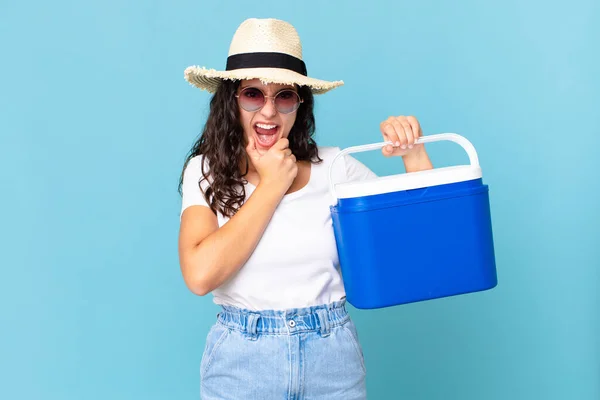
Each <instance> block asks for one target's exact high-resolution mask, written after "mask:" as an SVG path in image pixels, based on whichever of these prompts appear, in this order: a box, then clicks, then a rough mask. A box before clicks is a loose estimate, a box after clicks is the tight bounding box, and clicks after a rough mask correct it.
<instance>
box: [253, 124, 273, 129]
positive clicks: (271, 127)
mask: <svg viewBox="0 0 600 400" xmlns="http://www.w3.org/2000/svg"><path fill="white" fill-rule="evenodd" d="M256 126H258V127H259V128H262V129H273V128H277V125H267V124H256Z"/></svg>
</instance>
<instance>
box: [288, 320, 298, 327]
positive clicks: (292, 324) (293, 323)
mask: <svg viewBox="0 0 600 400" xmlns="http://www.w3.org/2000/svg"><path fill="white" fill-rule="evenodd" d="M288 325H289V326H290V327H292V328H293V327H295V326H296V321H294V320H291V321H290V322H288Z"/></svg>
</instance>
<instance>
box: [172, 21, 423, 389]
mask: <svg viewBox="0 0 600 400" xmlns="http://www.w3.org/2000/svg"><path fill="white" fill-rule="evenodd" d="M185 77H186V79H187V80H188V81H189V82H190V83H191V84H193V85H194V86H196V87H198V88H200V89H204V90H208V91H209V92H211V93H214V96H213V98H212V100H211V106H210V113H209V116H208V120H207V122H206V126H205V128H204V132H203V134H202V136H201V138H200V139H199V140H198V142H197V143H196V144H195V145H194V146H193V148H192V150H191V152H190V154H189V156H188V159H187V160H186V163H185V166H184V170H183V173H182V177H181V181H180V185H181V186H180V188H181V190H182V195H183V200H182V211H181V229H180V237H179V253H180V264H181V270H182V274H183V277H184V280H185V282H186V285H187V286H188V287H189V289H190V290H191V291H192V292H194V293H196V294H198V295H206V294H208V293H212V294H213V298H214V302H215V303H216V304H218V305H220V306H221V308H222V310H221V312H220V313H219V315H218V316H217V322H216V323H215V325H214V326H213V327H212V328H211V330H210V332H209V333H208V337H207V341H206V347H205V350H204V354H203V357H202V361H201V397H202V399H205V400H208V399H284V398H285V399H328V400H333V399H344V400H350V399H364V398H366V389H365V373H366V371H365V364H364V359H363V355H362V350H361V346H360V344H359V341H358V337H357V333H356V329H355V327H354V325H353V322H352V321H351V320H350V318H349V316H348V313H347V311H346V308H345V295H344V287H343V282H342V279H341V275H340V271H339V261H338V258H337V251H336V244H335V238H334V234H333V229H332V225H331V216H330V211H329V206H330V205H331V204H333V203H334V202H335V199H333V198H332V197H331V196H330V194H329V192H328V175H327V171H328V168H329V165H330V163H331V160H332V159H333V158H334V157H335V155H336V154H337V153H338V152H339V151H340V149H339V148H333V147H319V146H317V145H316V143H315V142H314V140H313V134H314V129H315V121H314V115H313V95H314V94H321V93H325V92H327V91H329V90H331V89H333V88H335V87H337V86H340V85H342V84H343V82H341V81H336V82H326V81H321V80H317V79H313V78H309V77H308V76H307V72H306V67H305V65H304V62H303V61H302V51H301V44H300V39H299V37H298V35H297V33H296V30H295V29H294V28H293V27H292V26H291V25H290V24H288V23H286V22H284V21H279V20H274V19H266V20H259V19H249V20H246V21H244V22H243V23H242V24H241V25H240V27H239V28H238V30H237V31H236V33H235V35H234V37H233V40H232V42H231V46H230V51H229V57H228V59H227V68H226V71H215V70H207V69H205V68H198V67H189V68H188V69H186V71H185ZM380 129H381V132H382V135H383V138H384V139H385V140H390V141H392V142H393V143H394V144H395V145H396V146H387V147H385V148H384V149H383V150H382V151H383V154H384V155H385V156H402V157H403V161H404V164H405V167H406V169H407V171H409V172H411V171H417V170H422V169H426V168H431V167H432V166H431V163H430V161H429V158H428V156H427V154H426V152H425V149H424V148H423V147H422V145H414V142H415V139H416V138H417V137H418V136H420V135H421V129H420V127H419V123H418V122H417V120H416V119H415V118H412V117H408V118H407V117H390V118H388V119H387V120H385V121H384V122H382V123H381V126H380ZM342 160H343V161H340V162H337V163H336V169H335V170H334V172H335V179H336V181H338V182H339V181H348V180H357V179H368V178H371V177H374V176H375V175H374V174H373V173H372V172H371V171H370V170H369V169H367V168H366V167H365V166H364V165H363V164H361V163H360V162H358V161H357V160H356V159H355V158H352V157H350V156H346V157H345V159H344V158H342Z"/></svg>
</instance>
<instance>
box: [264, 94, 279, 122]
mask: <svg viewBox="0 0 600 400" xmlns="http://www.w3.org/2000/svg"><path fill="white" fill-rule="evenodd" d="M260 113H261V114H262V115H264V116H265V117H267V118H273V117H274V116H275V115H277V109H276V108H275V101H274V99H273V98H272V97H268V98H267V101H266V102H265V105H264V106H263V108H261V110H260Z"/></svg>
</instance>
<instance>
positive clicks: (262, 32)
mask: <svg viewBox="0 0 600 400" xmlns="http://www.w3.org/2000/svg"><path fill="white" fill-rule="evenodd" d="M184 76H185V79H186V80H187V81H188V82H189V83H191V84H192V85H194V86H196V87H198V88H200V89H203V90H206V91H208V92H210V93H214V92H215V91H216V90H217V87H218V86H219V82H220V81H221V80H223V79H230V80H241V79H255V78H258V79H260V80H261V81H262V82H263V83H264V84H267V83H279V84H285V85H293V84H298V85H300V86H308V87H309V88H310V89H311V91H312V93H313V94H322V93H325V92H328V91H329V90H331V89H334V88H336V87H338V86H341V85H343V84H344V82H343V81H334V82H328V81H323V80H320V79H315V78H310V77H308V75H307V71H306V65H305V64H304V61H303V60H302V44H301V43H300V37H299V36H298V32H296V29H295V28H294V27H293V26H292V25H291V24H289V23H288V22H285V21H281V20H277V19H272V18H269V19H257V18H250V19H247V20H245V21H244V22H242V24H241V25H240V26H239V27H238V29H237V31H236V32H235V34H234V35H233V39H232V40H231V45H230V47H229V54H228V57H227V65H226V70H225V71H217V70H214V69H207V68H204V67H198V66H191V67H188V68H186V69H185V72H184Z"/></svg>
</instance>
